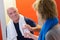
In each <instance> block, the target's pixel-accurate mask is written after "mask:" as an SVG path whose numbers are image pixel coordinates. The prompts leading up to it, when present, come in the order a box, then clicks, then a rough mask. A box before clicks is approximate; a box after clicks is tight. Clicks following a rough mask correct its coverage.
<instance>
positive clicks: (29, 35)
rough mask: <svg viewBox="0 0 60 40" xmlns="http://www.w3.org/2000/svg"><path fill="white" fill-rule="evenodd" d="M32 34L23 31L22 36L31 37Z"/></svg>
mask: <svg viewBox="0 0 60 40" xmlns="http://www.w3.org/2000/svg"><path fill="white" fill-rule="evenodd" d="M32 36H33V34H31V33H27V32H26V33H24V38H32Z"/></svg>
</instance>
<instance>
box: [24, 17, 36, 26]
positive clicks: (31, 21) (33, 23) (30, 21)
mask: <svg viewBox="0 0 60 40" xmlns="http://www.w3.org/2000/svg"><path fill="white" fill-rule="evenodd" d="M24 19H25V22H26V23H27V24H29V25H30V26H36V23H35V22H34V21H33V20H32V19H30V18H27V17H24Z"/></svg>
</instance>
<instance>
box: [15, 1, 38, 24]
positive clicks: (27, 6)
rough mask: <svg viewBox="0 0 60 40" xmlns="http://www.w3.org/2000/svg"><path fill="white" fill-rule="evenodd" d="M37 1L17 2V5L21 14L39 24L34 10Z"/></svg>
mask: <svg viewBox="0 0 60 40" xmlns="http://www.w3.org/2000/svg"><path fill="white" fill-rule="evenodd" d="M34 1H35V0H16V5H17V8H18V10H19V12H20V13H21V14H23V15H24V16H26V17H28V18H31V19H32V20H34V21H35V22H36V23H37V16H36V12H35V11H34V9H33V8H32V4H33V2H34Z"/></svg>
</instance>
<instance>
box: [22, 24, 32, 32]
mask: <svg viewBox="0 0 60 40" xmlns="http://www.w3.org/2000/svg"><path fill="white" fill-rule="evenodd" d="M24 29H29V30H30V31H32V27H31V26H30V25H28V24H26V25H25V27H24V28H23V30H24Z"/></svg>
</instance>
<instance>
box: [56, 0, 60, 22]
mask: <svg viewBox="0 0 60 40" xmlns="http://www.w3.org/2000/svg"><path fill="white" fill-rule="evenodd" d="M56 3H57V8H58V18H59V23H60V0H56Z"/></svg>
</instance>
